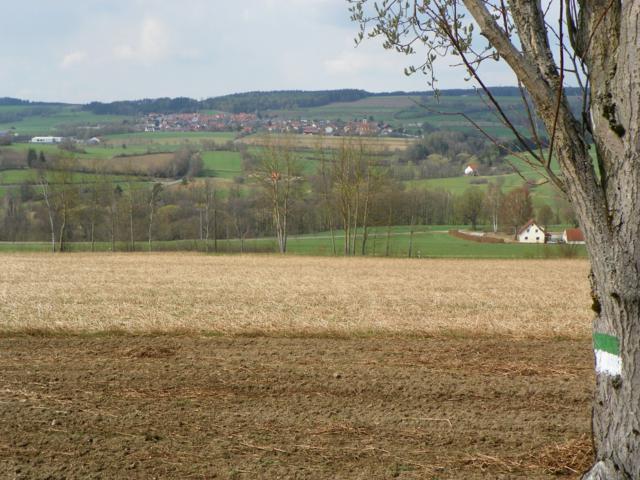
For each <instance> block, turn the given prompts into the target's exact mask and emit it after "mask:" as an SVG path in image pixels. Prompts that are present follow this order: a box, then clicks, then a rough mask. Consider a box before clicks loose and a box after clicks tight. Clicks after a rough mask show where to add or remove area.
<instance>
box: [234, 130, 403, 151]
mask: <svg viewBox="0 0 640 480" xmlns="http://www.w3.org/2000/svg"><path fill="white" fill-rule="evenodd" d="M280 137H281V138H283V139H285V141H287V142H290V144H291V145H292V146H293V148H296V149H302V148H305V149H313V150H315V149H317V148H319V147H321V146H322V147H324V148H328V149H335V148H338V147H339V146H340V145H342V144H343V142H347V143H351V144H353V145H358V143H359V142H363V143H364V144H365V145H366V146H367V148H369V149H370V150H372V151H374V152H382V151H390V152H393V151H395V150H406V149H407V148H408V147H409V146H411V144H412V143H413V142H415V138H394V137H331V136H321V135H273V134H272V135H264V134H255V135H249V136H248V137H243V138H241V139H239V140H237V141H238V142H241V143H244V144H246V145H265V144H267V143H268V142H273V139H274V138H276V139H277V138H280Z"/></svg>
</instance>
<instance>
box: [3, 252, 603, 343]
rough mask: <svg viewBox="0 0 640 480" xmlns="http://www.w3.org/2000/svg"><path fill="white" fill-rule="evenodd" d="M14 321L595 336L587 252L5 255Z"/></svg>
mask: <svg viewBox="0 0 640 480" xmlns="http://www.w3.org/2000/svg"><path fill="white" fill-rule="evenodd" d="M0 258H1V260H2V265H3V268H2V269H1V270H0V330H1V331H5V332H20V331H25V330H30V331H40V330H44V331H64V332H97V331H112V330H123V331H128V332H202V331H206V332H216V333H220V334H273V335H309V334H311V335H318V334H321V335H353V334H357V335H362V334H379V333H385V334H390V333H391V334H430V335H432V334H438V333H447V332H462V333H464V332H470V333H472V334H474V335H478V334H480V335H495V334H499V335H509V336H514V337H540V338H544V337H548V336H564V337H586V336H588V335H589V331H590V322H591V312H590V310H589V306H590V297H589V289H588V282H587V274H588V264H587V262H586V261H581V260H565V261H555V260H553V261H552V260H542V261H536V260H531V261H523V260H514V261H506V260H505V261H496V260H408V259H366V258H365V259H361V258H347V259H344V258H338V259H333V258H330V259H328V258H312V257H286V258H284V257H277V256H226V257H225V256H204V255H198V254H69V255H55V256H52V255H48V254H8V255H2V256H1V257H0Z"/></svg>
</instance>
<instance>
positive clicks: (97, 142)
mask: <svg viewBox="0 0 640 480" xmlns="http://www.w3.org/2000/svg"><path fill="white" fill-rule="evenodd" d="M87 145H100V139H99V138H98V137H91V138H90V139H89V140H87Z"/></svg>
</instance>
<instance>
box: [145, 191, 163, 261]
mask: <svg viewBox="0 0 640 480" xmlns="http://www.w3.org/2000/svg"><path fill="white" fill-rule="evenodd" d="M161 193H162V184H161V183H159V182H156V183H154V184H153V186H152V187H151V190H149V223H148V227H149V228H148V237H147V238H148V239H149V251H151V234H152V232H153V214H154V213H155V211H156V207H157V206H158V200H159V199H160V194H161Z"/></svg>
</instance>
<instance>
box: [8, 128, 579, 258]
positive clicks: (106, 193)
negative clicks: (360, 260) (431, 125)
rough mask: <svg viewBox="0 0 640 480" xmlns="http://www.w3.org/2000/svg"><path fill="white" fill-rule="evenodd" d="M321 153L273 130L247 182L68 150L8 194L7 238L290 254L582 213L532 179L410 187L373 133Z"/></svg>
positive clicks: (346, 249) (347, 249) (57, 245)
mask: <svg viewBox="0 0 640 480" xmlns="http://www.w3.org/2000/svg"><path fill="white" fill-rule="evenodd" d="M318 152H319V153H317V155H319V166H318V169H317V171H315V172H314V173H306V172H305V171H304V170H303V168H302V164H301V163H300V162H299V161H298V160H297V158H296V156H295V153H294V151H293V149H292V147H291V145H289V144H287V140H286V139H285V140H281V141H278V142H275V141H274V142H272V143H270V144H268V145H266V146H265V147H264V148H262V149H261V150H260V151H259V153H258V154H254V156H253V160H252V162H250V164H248V165H247V168H248V171H249V172H250V173H249V175H248V181H247V182H245V183H244V184H239V183H235V184H233V185H232V186H231V188H230V189H229V187H228V186H227V187H226V188H225V189H224V190H223V189H221V188H219V187H218V184H217V183H216V182H215V181H214V180H213V179H207V180H205V181H191V182H190V181H186V180H185V181H183V182H182V183H180V184H177V185H175V184H174V185H169V184H168V183H166V184H165V183H160V182H156V183H152V182H149V181H139V180H136V179H134V178H133V177H132V178H131V179H130V180H128V181H124V182H120V183H113V179H112V178H111V177H110V176H109V175H107V174H106V172H104V171H103V172H99V173H94V174H92V175H90V176H85V177H84V179H83V183H78V182H77V177H75V176H74V173H73V170H74V167H73V163H72V161H71V160H68V161H67V163H64V162H62V161H58V162H57V164H56V168H55V169H52V170H48V169H45V168H41V169H39V170H38V175H37V181H35V183H32V184H23V185H22V186H20V187H19V188H15V189H12V190H10V191H9V192H8V193H7V194H6V195H5V197H4V199H3V202H2V207H1V210H0V219H1V220H2V224H1V225H2V229H1V230H0V240H4V241H25V240H31V241H45V240H48V241H50V242H51V245H52V250H57V251H64V250H65V246H66V243H67V242H69V241H84V242H90V243H91V245H92V249H93V248H95V243H96V242H108V243H109V244H110V246H111V249H113V250H116V249H118V248H123V247H124V248H126V249H128V250H139V249H141V248H144V249H152V248H153V241H154V240H187V239H196V240H204V241H205V244H206V247H205V248H207V249H209V248H211V249H213V250H217V249H218V247H219V245H218V241H219V240H220V239H231V238H237V239H240V245H241V249H244V242H245V240H246V239H247V238H251V237H266V236H269V237H271V236H273V237H275V238H276V240H277V246H278V251H280V252H281V253H285V252H286V251H287V240H288V237H289V236H290V235H292V234H303V233H313V232H321V231H326V232H329V235H330V236H331V239H332V245H333V251H334V254H336V255H337V254H344V255H356V254H364V252H365V251H366V245H367V241H368V238H369V232H370V229H371V228H372V227H378V228H379V227H390V226H392V225H411V226H417V225H436V224H438V225H451V224H468V225H471V227H472V228H477V226H478V225H479V224H481V223H485V224H488V225H491V228H492V229H493V230H498V229H503V230H506V231H509V232H513V229H514V228H515V227H517V226H519V225H522V224H523V223H524V222H526V221H527V220H528V219H529V218H530V217H531V216H533V215H534V213H537V214H538V217H539V221H541V222H542V223H545V224H546V223H556V222H571V221H572V214H571V211H570V209H569V208H568V207H566V206H565V207H557V208H556V209H555V210H552V209H551V208H550V207H548V206H546V207H543V208H542V209H539V211H538V212H534V210H533V207H532V203H531V197H530V194H529V190H528V189H527V188H526V187H523V188H518V189H515V190H512V191H510V192H508V193H505V192H504V191H503V190H504V189H503V188H502V186H501V185H500V184H498V183H492V184H489V185H488V186H487V188H484V189H482V188H480V187H472V188H470V189H468V190H467V191H465V192H464V193H463V194H461V195H454V194H452V193H450V192H448V191H446V190H443V189H431V190H424V189H418V188H415V189H408V188H405V187H404V186H403V184H402V183H400V182H398V181H397V180H395V179H394V178H392V177H391V176H389V175H388V167H383V166H380V165H378V164H377V163H376V159H377V158H378V157H377V156H376V155H373V154H372V153H371V152H370V151H368V150H367V147H366V144H364V143H349V142H346V141H345V142H344V143H342V144H341V146H340V147H339V148H338V149H337V150H332V151H326V150H323V149H322V148H319V149H318ZM559 205H561V202H560V203H559ZM337 231H341V233H340V235H338V233H337ZM343 235H344V236H343ZM140 242H145V246H144V247H141V246H140V245H139V244H140Z"/></svg>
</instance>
